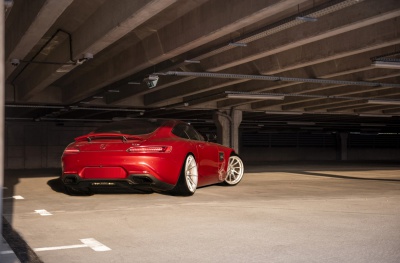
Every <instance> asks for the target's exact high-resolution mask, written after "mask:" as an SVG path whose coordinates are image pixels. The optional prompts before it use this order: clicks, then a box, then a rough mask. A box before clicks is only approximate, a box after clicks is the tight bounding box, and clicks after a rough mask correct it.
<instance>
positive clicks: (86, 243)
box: [0, 238, 111, 255]
mask: <svg viewBox="0 0 400 263" xmlns="http://www.w3.org/2000/svg"><path fill="white" fill-rule="evenodd" d="M80 241H81V242H82V243H83V244H79V245H71V246H59V247H41V248H34V249H33V251H35V252H42V251H52V250H63V249H74V248H84V247H88V248H91V249H93V250H94V251H97V252H103V251H110V250H111V248H109V247H107V246H105V245H103V244H102V243H100V242H99V241H97V240H96V239H94V238H84V239H80ZM12 253H14V251H12V250H5V251H0V255H6V254H12Z"/></svg>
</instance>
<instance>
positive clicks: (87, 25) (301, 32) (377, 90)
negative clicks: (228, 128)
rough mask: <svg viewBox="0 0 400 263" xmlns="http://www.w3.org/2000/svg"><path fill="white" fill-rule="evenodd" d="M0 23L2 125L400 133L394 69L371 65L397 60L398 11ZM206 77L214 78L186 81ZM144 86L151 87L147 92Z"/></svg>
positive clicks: (151, 6)
mask: <svg viewBox="0 0 400 263" xmlns="http://www.w3.org/2000/svg"><path fill="white" fill-rule="evenodd" d="M5 17H6V24H5V30H6V36H5V57H6V64H5V65H6V66H5V76H6V120H9V121H11V120H42V121H44V120H63V121H66V120H79V119H81V120H96V121H99V120H110V119H113V118H114V119H115V118H118V117H121V118H123V117H138V116H144V117H161V118H180V119H187V120H210V119H212V114H213V112H215V111H217V110H218V111H222V112H226V113H228V114H229V112H230V111H231V110H232V109H239V110H242V111H243V112H244V115H243V117H244V118H243V120H244V124H245V123H248V124H249V125H250V126H251V124H255V123H257V124H260V123H261V125H258V127H261V126H273V125H278V124H279V123H281V122H282V123H285V125H286V126H287V125H288V124H287V121H292V122H293V121H300V126H304V125H305V126H307V125H308V124H310V122H314V123H317V124H318V126H319V127H324V125H327V126H329V127H349V126H347V125H352V126H357V127H364V126H370V127H368V128H369V129H376V127H390V129H389V128H387V129H386V130H387V131H394V132H400V127H399V126H400V124H399V116H400V105H399V104H397V105H396V104H395V103H396V102H397V101H396V100H400V69H393V68H378V67H374V66H372V64H371V62H372V61H373V60H374V58H377V57H378V58H379V59H384V60H387V59H391V60H395V61H396V60H399V59H400V56H399V54H400V1H398V0H379V1H378V0H347V1H325V0H314V1H310V0H280V1H278V0H252V1H242V0H229V1H228V0H135V1H132V0H119V1H111V0H57V1H55V0H35V1H26V0H14V1H13V5H12V7H7V8H6V16H5ZM298 17H302V18H303V19H299V18H298ZM310 18H313V19H312V20H316V21H308V20H310ZM230 43H239V44H241V45H239V46H238V45H236V46H235V45H232V44H230ZM244 44H245V45H246V46H244ZM87 53H90V54H92V55H93V59H89V60H86V59H85V57H87V55H85V54H87ZM13 59H14V60H13ZM15 59H18V60H19V61H20V63H19V65H18V66H14V65H12V63H11V61H12V60H13V61H15ZM187 60H191V61H192V62H193V61H195V62H199V63H191V62H188V61H187ZM171 72H186V73H187V75H186V76H173V75H174V74H172V73H171ZM205 72H208V73H217V74H209V75H208V76H201V77H199V75H196V74H193V73H205ZM166 73H168V74H166ZM219 73H224V74H228V75H222V74H219ZM149 74H155V75H157V76H158V77H159V80H158V83H157V86H156V87H154V88H151V89H149V88H148V87H147V85H146V83H145V82H144V81H143V80H144V79H145V78H146V77H148V76H149ZM244 75H250V76H244ZM260 76H276V77H280V78H276V79H275V80H273V81H272V80H263V79H261V80H260ZM255 78H256V79H255ZM257 78H258V79H257ZM129 83H131V84H129ZM132 83H139V84H132ZM227 92H240V93H245V94H246V95H248V94H247V93H249V92H251V93H262V94H263V95H274V94H276V95H280V96H284V99H283V100H272V99H266V98H255V99H254V98H253V99H237V98H228V96H227ZM242 95H243V94H242ZM371 99H375V100H377V99H379V100H384V102H383V103H382V102H381V103H379V104H371V103H369V100H371ZM370 102H371V101H370ZM276 113H281V114H276ZM301 122H303V124H304V125H301ZM294 125H296V124H294ZM363 125H364V126H363ZM374 127H375V128H374ZM381 130H382V129H381Z"/></svg>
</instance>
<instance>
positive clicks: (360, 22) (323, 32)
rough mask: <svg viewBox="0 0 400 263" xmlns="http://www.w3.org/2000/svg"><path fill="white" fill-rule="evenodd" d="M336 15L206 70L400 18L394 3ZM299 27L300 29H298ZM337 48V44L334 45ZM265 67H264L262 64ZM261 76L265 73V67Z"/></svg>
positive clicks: (217, 60)
mask: <svg viewBox="0 0 400 263" xmlns="http://www.w3.org/2000/svg"><path fill="white" fill-rule="evenodd" d="M339 12H340V16H339V15H338V14H337V13H335V12H334V13H330V14H328V15H325V16H322V17H320V18H319V19H318V22H317V23H304V24H302V25H301V26H296V27H293V28H289V29H287V30H284V31H282V32H278V33H276V34H273V35H271V36H268V39H269V41H265V39H264V38H263V39H259V40H256V41H254V42H251V43H249V46H248V47H247V48H237V49H234V50H233V51H232V50H231V51H227V52H226V54H225V52H224V53H221V54H219V55H217V56H213V57H211V58H209V59H206V60H203V61H202V63H203V62H204V64H205V65H207V68H206V71H221V70H225V69H227V68H232V67H235V66H238V65H240V64H244V63H247V62H250V61H255V60H258V59H260V58H263V57H267V56H270V55H273V54H277V53H280V52H283V51H287V50H290V49H293V48H296V47H299V46H304V45H306V44H309V43H313V42H316V41H320V40H322V39H326V38H330V37H333V36H337V35H339V34H343V33H346V32H350V31H354V30H357V29H360V28H363V27H367V26H371V25H374V24H377V23H380V22H382V21H385V20H389V19H393V18H396V17H398V16H399V15H400V6H399V3H398V1H397V0H383V1H365V2H361V3H359V4H356V5H353V6H350V7H348V8H345V9H342V10H340V11H339ZM299 27H301V30H299ZM337 44H338V45H339V44H340V43H337ZM264 65H265V64H264ZM264 65H261V67H264V68H265V70H263V71H262V72H263V74H268V72H271V70H268V65H266V66H267V67H265V66H264Z"/></svg>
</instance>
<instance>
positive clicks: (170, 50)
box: [97, 0, 305, 102]
mask: <svg viewBox="0 0 400 263" xmlns="http://www.w3.org/2000/svg"><path fill="white" fill-rule="evenodd" d="M302 2H305V0H296V1H290V0H284V1H282V0H281V1H277V0H267V1H254V2H252V4H251V5H249V4H248V3H247V2H245V1H241V0H234V1H230V2H229V5H227V4H226V2H223V1H218V0H211V1H209V2H207V4H205V5H203V6H201V7H200V8H199V9H196V10H193V11H192V12H190V13H188V14H187V15H185V16H183V17H181V18H179V19H177V20H176V21H175V22H173V23H171V24H170V25H168V26H166V27H165V28H163V29H162V30H160V31H159V32H157V34H154V35H153V36H152V37H150V38H148V40H144V43H143V45H145V48H143V46H137V47H135V49H139V50H140V51H139V52H137V54H135V55H136V56H135V57H133V58H134V61H135V63H134V64H133V63H132V65H129V67H123V68H121V69H120V70H119V71H120V72H125V73H126V74H125V76H127V75H128V74H129V75H131V74H133V73H136V72H139V71H140V70H143V69H145V68H148V67H151V66H152V65H154V64H156V63H160V62H162V61H165V60H167V59H170V58H172V57H174V56H177V55H180V54H182V53H185V52H187V51H189V50H190V49H193V48H196V47H198V46H201V45H204V44H207V43H208V42H210V41H213V40H215V39H217V38H220V37H223V36H226V35H229V34H231V33H232V32H235V31H236V30H240V29H242V28H244V27H246V26H248V25H250V24H252V23H256V22H258V21H260V20H263V19H265V17H269V16H273V15H275V14H276V13H279V12H282V11H284V10H287V9H288V8H291V7H293V6H296V5H297V4H300V3H302ZM171 36H179V37H177V38H175V37H171ZM144 54H147V55H146V56H144ZM132 55H133V54H131V53H129V51H128V50H127V51H126V52H123V55H121V56H124V58H125V59H126V58H127V57H132ZM116 59H118V58H115V59H113V61H114V60H116ZM110 63H111V64H113V65H114V64H116V63H113V62H112V61H110ZM97 88H98V87H97ZM122 95H123V96H124V97H123V96H122ZM126 95H127V94H121V96H120V97H118V98H114V100H113V102H115V101H116V100H117V99H121V100H122V99H124V98H126ZM130 95H133V94H130ZM155 95H156V94H155ZM146 96H147V95H146ZM151 96H153V95H151Z"/></svg>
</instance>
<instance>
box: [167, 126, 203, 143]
mask: <svg viewBox="0 0 400 263" xmlns="http://www.w3.org/2000/svg"><path fill="white" fill-rule="evenodd" d="M172 133H173V134H175V135H176V136H178V137H181V138H184V139H190V140H196V141H204V139H203V137H202V136H201V135H200V134H199V133H198V132H197V131H196V130H195V129H194V128H193V127H192V126H189V125H187V124H185V123H180V124H178V125H176V126H175V127H174V129H173V130H172Z"/></svg>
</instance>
